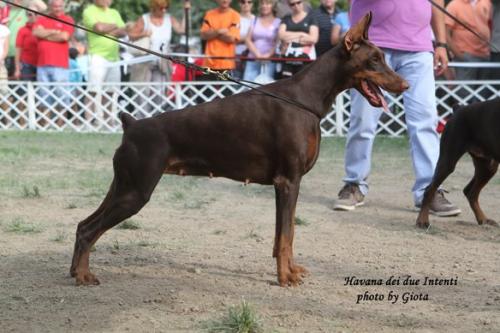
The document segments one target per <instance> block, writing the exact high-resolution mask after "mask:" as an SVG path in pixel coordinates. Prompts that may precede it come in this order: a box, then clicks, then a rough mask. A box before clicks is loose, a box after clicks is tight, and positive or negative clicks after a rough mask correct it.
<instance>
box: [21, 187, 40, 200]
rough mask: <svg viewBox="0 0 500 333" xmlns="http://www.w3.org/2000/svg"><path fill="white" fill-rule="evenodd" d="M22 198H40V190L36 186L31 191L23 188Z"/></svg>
mask: <svg viewBox="0 0 500 333" xmlns="http://www.w3.org/2000/svg"><path fill="white" fill-rule="evenodd" d="M22 197H23V198H27V199H34V198H40V197H41V195H40V189H39V188H38V186H36V185H33V186H32V187H31V189H30V188H29V187H28V186H26V185H25V186H23V193H22Z"/></svg>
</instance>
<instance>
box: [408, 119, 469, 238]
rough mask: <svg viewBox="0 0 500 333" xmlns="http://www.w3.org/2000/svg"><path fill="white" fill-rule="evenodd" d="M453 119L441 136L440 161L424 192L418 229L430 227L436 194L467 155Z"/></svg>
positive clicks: (418, 218)
mask: <svg viewBox="0 0 500 333" xmlns="http://www.w3.org/2000/svg"><path fill="white" fill-rule="evenodd" d="M453 122H454V120H453V119H452V120H451V121H450V123H449V124H448V125H447V127H446V128H445V130H444V132H443V135H442V136H441V143H440V145H439V159H438V162H437V165H436V170H435V171H434V176H433V177H432V182H431V183H430V184H429V186H427V188H426V190H425V192H424V198H423V199H422V204H421V207H420V212H419V213H418V217H417V227H419V228H424V229H426V228H428V227H429V225H430V224H429V208H430V204H431V202H432V200H433V199H434V195H435V194H436V191H437V189H438V188H439V186H440V185H441V184H442V183H443V182H444V180H445V179H446V177H448V176H449V175H450V174H451V173H452V172H453V171H454V170H455V166H456V165H457V162H458V160H459V159H460V158H461V157H462V156H463V155H464V154H465V142H464V141H463V138H462V135H463V133H462V132H461V131H460V129H459V128H458V127H457V126H456V123H453Z"/></svg>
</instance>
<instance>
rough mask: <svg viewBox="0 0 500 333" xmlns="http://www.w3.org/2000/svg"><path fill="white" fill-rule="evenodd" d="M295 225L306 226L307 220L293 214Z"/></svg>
mask: <svg viewBox="0 0 500 333" xmlns="http://www.w3.org/2000/svg"><path fill="white" fill-rule="evenodd" d="M295 225H297V226H308V225H309V222H307V221H306V220H305V219H303V218H301V217H299V216H295Z"/></svg>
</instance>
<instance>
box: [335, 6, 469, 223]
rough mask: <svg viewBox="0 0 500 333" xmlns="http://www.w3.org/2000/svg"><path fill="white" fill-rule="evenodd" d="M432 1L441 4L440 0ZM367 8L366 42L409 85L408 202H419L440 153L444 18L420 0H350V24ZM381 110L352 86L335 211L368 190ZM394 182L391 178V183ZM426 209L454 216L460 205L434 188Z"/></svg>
mask: <svg viewBox="0 0 500 333" xmlns="http://www.w3.org/2000/svg"><path fill="white" fill-rule="evenodd" d="M436 2H437V3H438V4H440V5H441V6H442V5H443V0H441V1H436ZM368 11H371V12H372V13H373V20H372V24H371V26H370V30H369V31H368V35H369V39H370V41H371V42H373V43H374V44H375V45H377V46H379V47H380V48H382V50H383V51H384V53H385V58H386V61H387V63H388V65H389V66H390V67H391V68H392V69H394V70H395V71H396V72H397V73H398V74H399V75H400V76H402V77H403V78H404V79H406V80H407V81H408V83H409V85H410V88H409V89H408V90H407V91H406V92H405V93H403V101H404V112H405V119H406V125H407V128H408V136H409V138H410V146H411V148H410V152H411V157H412V161H413V171H414V173H415V183H414V185H413V188H412V192H413V201H414V204H415V206H416V207H419V206H420V204H421V202H422V197H423V194H424V190H425V188H426V187H427V185H429V183H430V182H431V180H432V177H433V174H434V169H435V166H436V163H437V159H438V156H439V137H438V134H437V132H436V126H437V123H438V115H437V111H436V98H435V82H434V68H435V66H438V67H437V68H438V73H440V72H442V71H444V70H445V69H446V67H447V64H448V57H447V54H446V47H447V46H446V44H445V42H446V31H445V25H444V17H443V14H442V13H441V12H440V11H439V10H437V9H436V8H433V7H431V4H430V3H429V2H428V1H424V0H404V1H401V0H352V3H351V19H352V22H353V23H355V22H357V21H359V19H360V18H361V17H363V16H364V15H365V14H366V13H367V12H368ZM431 27H432V30H433V31H434V35H435V36H436V41H437V43H436V47H435V48H433V45H432V33H431ZM381 113H382V110H381V109H380V108H374V107H372V106H371V105H370V104H369V103H368V102H367V101H366V100H365V98H364V97H363V96H362V95H361V94H360V93H358V92H357V91H356V90H355V89H351V118H350V126H349V132H348V134H347V142H346V152H345V172H346V175H345V177H344V179H343V181H344V183H345V185H344V187H343V188H342V189H341V190H340V192H339V195H338V199H337V200H336V202H335V203H334V207H333V208H334V209H336V210H346V211H349V210H353V209H355V208H356V207H358V206H361V205H363V204H364V198H365V196H366V195H367V193H368V181H367V180H368V175H369V174H370V168H371V154H372V147H373V141H374V138H375V134H376V132H377V124H378V120H379V118H380V115H381ZM397 186H398V183H397V181H396V180H395V181H394V187H395V188H396V187H397ZM395 192H396V190H395ZM388 199H389V200H390V198H388ZM431 212H432V213H433V214H435V215H438V216H453V215H458V214H459V213H460V209H458V207H456V206H455V205H453V204H452V203H450V202H449V201H448V200H447V199H446V198H445V197H444V192H443V191H442V190H439V193H438V194H436V196H435V198H434V201H433V202H432V204H431Z"/></svg>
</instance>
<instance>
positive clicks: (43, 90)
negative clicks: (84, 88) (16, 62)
mask: <svg viewBox="0 0 500 333" xmlns="http://www.w3.org/2000/svg"><path fill="white" fill-rule="evenodd" d="M36 78H37V81H38V82H69V72H68V70H67V69H66V68H63V67H55V66H41V67H38V68H37V72H36ZM38 89H39V90H38V94H39V96H40V98H41V99H42V101H43V103H44V104H43V105H44V106H45V107H50V106H52V105H54V104H55V103H56V102H57V103H58V104H60V105H61V104H63V105H69V103H70V99H69V86H57V87H56V88H53V87H50V86H46V85H40V86H39V87H38ZM49 91H50V93H49ZM53 95H55V96H56V97H57V99H56V98H54V96H53Z"/></svg>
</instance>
